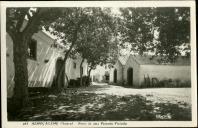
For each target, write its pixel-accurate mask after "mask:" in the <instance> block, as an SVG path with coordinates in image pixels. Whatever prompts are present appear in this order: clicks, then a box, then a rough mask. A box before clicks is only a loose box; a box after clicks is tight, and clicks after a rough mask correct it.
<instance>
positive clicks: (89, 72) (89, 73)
mask: <svg viewBox="0 0 198 128" xmlns="http://www.w3.org/2000/svg"><path fill="white" fill-rule="evenodd" d="M91 70H92V68H90V69H89V71H88V79H89V82H88V83H89V85H90V84H91V80H90V75H91Z"/></svg>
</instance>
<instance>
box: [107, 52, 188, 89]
mask: <svg viewBox="0 0 198 128" xmlns="http://www.w3.org/2000/svg"><path fill="white" fill-rule="evenodd" d="M120 58H123V57H120ZM120 58H119V59H118V62H117V63H116V64H115V66H114V68H112V69H111V73H110V82H111V83H117V84H122V85H128V86H132V87H143V86H144V87H147V86H158V83H159V82H160V81H164V80H167V81H169V82H175V84H177V83H178V82H180V83H188V84H189V83H190V81H191V66H190V58H188V57H184V56H181V57H179V58H178V59H177V60H176V61H175V62H174V63H161V61H160V57H152V56H149V55H143V56H140V55H130V56H129V57H127V58H126V61H125V63H124V64H123V63H121V60H120ZM175 84H173V85H175Z"/></svg>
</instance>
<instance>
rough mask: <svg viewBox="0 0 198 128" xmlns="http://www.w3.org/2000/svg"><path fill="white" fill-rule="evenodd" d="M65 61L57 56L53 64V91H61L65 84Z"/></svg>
mask: <svg viewBox="0 0 198 128" xmlns="http://www.w3.org/2000/svg"><path fill="white" fill-rule="evenodd" d="M65 63H66V61H64V60H63V59H62V58H58V59H57V61H56V66H55V69H56V70H55V79H54V82H55V83H54V91H55V92H61V90H62V88H63V87H64V86H65Z"/></svg>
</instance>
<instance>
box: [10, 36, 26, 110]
mask: <svg viewBox="0 0 198 128" xmlns="http://www.w3.org/2000/svg"><path fill="white" fill-rule="evenodd" d="M13 61H14V69H15V77H14V82H15V86H14V95H13V104H14V107H15V109H16V110H17V109H21V108H22V107H24V106H26V105H27V104H28V69H27V41H26V40H25V39H24V38H23V35H22V34H17V35H16V38H15V39H13Z"/></svg>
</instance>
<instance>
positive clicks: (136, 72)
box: [123, 56, 140, 86]
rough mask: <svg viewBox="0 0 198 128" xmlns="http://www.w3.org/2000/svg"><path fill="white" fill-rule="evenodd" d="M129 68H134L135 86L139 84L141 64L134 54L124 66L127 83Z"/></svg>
mask: <svg viewBox="0 0 198 128" xmlns="http://www.w3.org/2000/svg"><path fill="white" fill-rule="evenodd" d="M129 68H133V86H138V85H139V73H140V72H139V69H140V65H139V64H138V63H137V62H136V61H135V60H134V59H133V57H132V56H129V59H128V60H127V62H126V65H125V66H124V72H123V75H124V76H123V77H124V81H125V82H126V83H127V70H128V69H129Z"/></svg>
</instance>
